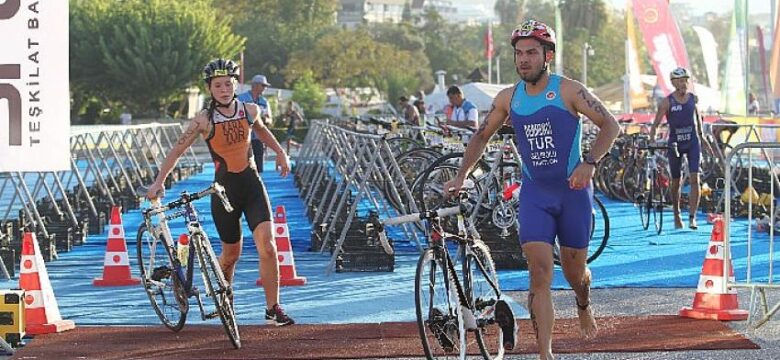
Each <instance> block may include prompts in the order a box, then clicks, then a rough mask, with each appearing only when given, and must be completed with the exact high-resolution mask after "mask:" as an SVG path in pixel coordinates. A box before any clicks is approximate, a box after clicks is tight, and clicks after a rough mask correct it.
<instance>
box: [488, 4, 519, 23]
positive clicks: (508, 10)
mask: <svg viewBox="0 0 780 360" xmlns="http://www.w3.org/2000/svg"><path fill="white" fill-rule="evenodd" d="M524 9H525V0H496V3H495V4H494V5H493V11H495V13H496V15H498V20H499V21H500V22H501V24H504V25H510V26H514V25H517V24H519V23H521V22H522V21H523V14H524Z"/></svg>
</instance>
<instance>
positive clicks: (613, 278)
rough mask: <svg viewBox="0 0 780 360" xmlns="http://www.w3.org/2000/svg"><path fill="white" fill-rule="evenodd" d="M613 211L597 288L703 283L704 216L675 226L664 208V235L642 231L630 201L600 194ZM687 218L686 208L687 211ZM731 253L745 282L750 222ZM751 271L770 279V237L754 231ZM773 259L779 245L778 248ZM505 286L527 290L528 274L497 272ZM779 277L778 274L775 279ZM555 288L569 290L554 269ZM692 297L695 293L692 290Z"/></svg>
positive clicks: (740, 225)
mask: <svg viewBox="0 0 780 360" xmlns="http://www.w3.org/2000/svg"><path fill="white" fill-rule="evenodd" d="M601 199H602V201H603V202H604V205H605V206H606V207H607V210H608V212H609V218H610V224H611V226H610V227H611V231H610V238H609V241H608V242H607V248H606V249H605V250H604V252H603V253H602V254H601V256H600V257H598V258H597V259H596V260H595V261H593V262H592V263H591V264H590V269H591V271H592V272H593V284H592V285H593V287H595V288H611V287H694V288H695V287H696V286H697V284H698V281H699V275H700V273H701V269H702V264H703V262H704V255H705V253H706V251H707V247H708V244H709V240H710V234H711V233H712V225H711V224H707V223H706V221H705V220H706V219H705V217H704V216H703V215H699V216H698V223H699V229H698V230H696V231H694V230H690V229H688V228H684V229H682V230H675V229H674V222H673V219H672V216H671V209H665V210H666V211H665V212H664V226H663V229H664V230H663V232H662V233H661V235H656V233H655V229H654V228H653V225H652V224H651V228H650V229H648V230H643V229H642V225H641V222H640V219H639V211H638V210H637V209H636V208H635V207H634V206H633V205H632V204H629V203H624V202H618V201H613V200H609V199H605V198H603V197H602V198H601ZM683 217H684V218H685V219H687V212H684V213H683ZM731 234H732V236H731V251H732V258H733V259H734V261H733V263H734V272H735V275H736V279H738V280H741V281H743V280H744V279H745V278H746V272H747V261H746V258H747V251H748V250H747V236H748V223H747V220H746V219H739V220H735V221H733V222H732V225H731ZM752 236H753V237H754V238H753V248H752V254H753V269H752V276H753V278H754V279H756V280H762V281H766V280H767V279H768V272H767V271H768V264H769V246H768V244H769V241H768V240H769V236H768V234H766V233H756V232H755V231H753V233H752ZM774 257H775V259H778V258H780V249H774ZM499 278H500V281H501V286H502V287H503V288H504V289H506V290H525V289H527V288H528V274H527V272H520V271H504V272H501V273H500V274H499ZM779 280H780V276H779V275H778V274H777V272H775V276H774V281H775V282H777V281H779ZM553 287H555V288H558V289H567V288H570V287H569V286H568V284H567V283H566V280H565V278H564V277H563V273H562V272H560V271H556V272H555V275H554V279H553ZM691 295H693V293H692V294H691Z"/></svg>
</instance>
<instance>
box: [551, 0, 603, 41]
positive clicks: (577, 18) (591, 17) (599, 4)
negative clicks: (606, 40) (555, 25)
mask: <svg viewBox="0 0 780 360" xmlns="http://www.w3.org/2000/svg"><path fill="white" fill-rule="evenodd" d="M559 6H560V7H561V17H562V18H563V19H562V20H563V26H564V28H565V29H567V30H568V29H577V28H578V29H586V30H587V31H588V32H589V34H590V35H596V34H601V30H602V29H603V27H604V19H605V18H606V17H607V15H608V13H607V6H606V4H604V0H560V5H559Z"/></svg>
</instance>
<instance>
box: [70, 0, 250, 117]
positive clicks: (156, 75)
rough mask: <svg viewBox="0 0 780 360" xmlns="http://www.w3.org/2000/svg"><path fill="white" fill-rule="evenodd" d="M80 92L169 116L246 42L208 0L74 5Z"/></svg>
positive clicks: (73, 64) (81, 0)
mask: <svg viewBox="0 0 780 360" xmlns="http://www.w3.org/2000/svg"><path fill="white" fill-rule="evenodd" d="M71 5H72V6H71V8H70V9H71V10H70V11H71V13H70V17H71V28H70V38H71V42H70V46H71V48H70V71H71V79H73V84H74V89H77V90H78V91H84V92H86V93H88V94H100V96H104V97H106V98H109V99H113V100H117V101H121V102H122V103H124V104H126V105H127V106H128V107H129V108H130V110H131V111H133V112H134V113H136V114H138V113H141V114H144V113H149V112H150V110H152V109H155V110H157V109H163V108H166V107H167V105H168V104H169V103H170V102H171V101H172V100H173V99H174V98H177V97H181V96H182V93H183V90H184V88H186V87H187V86H191V85H192V84H193V83H199V82H198V81H197V80H198V79H199V78H200V73H201V69H202V68H203V66H204V65H205V64H206V63H207V62H208V61H210V60H211V59H213V58H216V57H228V58H231V57H233V58H234V57H235V56H236V55H237V54H238V52H239V51H240V49H241V48H242V46H243V44H244V39H243V38H241V37H240V36H236V35H234V34H233V32H232V31H231V28H230V22H229V18H227V20H228V21H226V18H225V16H226V15H225V14H224V13H223V12H222V11H221V10H219V9H217V8H214V7H213V6H211V1H209V0H190V1H187V2H186V3H185V2H184V1H165V0H126V1H119V2H117V1H110V0H77V1H72V2H71Z"/></svg>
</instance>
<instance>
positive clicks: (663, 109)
mask: <svg viewBox="0 0 780 360" xmlns="http://www.w3.org/2000/svg"><path fill="white" fill-rule="evenodd" d="M668 112H669V99H668V98H664V99H663V100H661V105H660V106H658V112H656V113H655V120H654V121H653V126H651V127H650V141H653V140H655V132H656V130H658V126H659V125H661V120H662V119H663V118H664V116H666V114H667V113H668Z"/></svg>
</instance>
